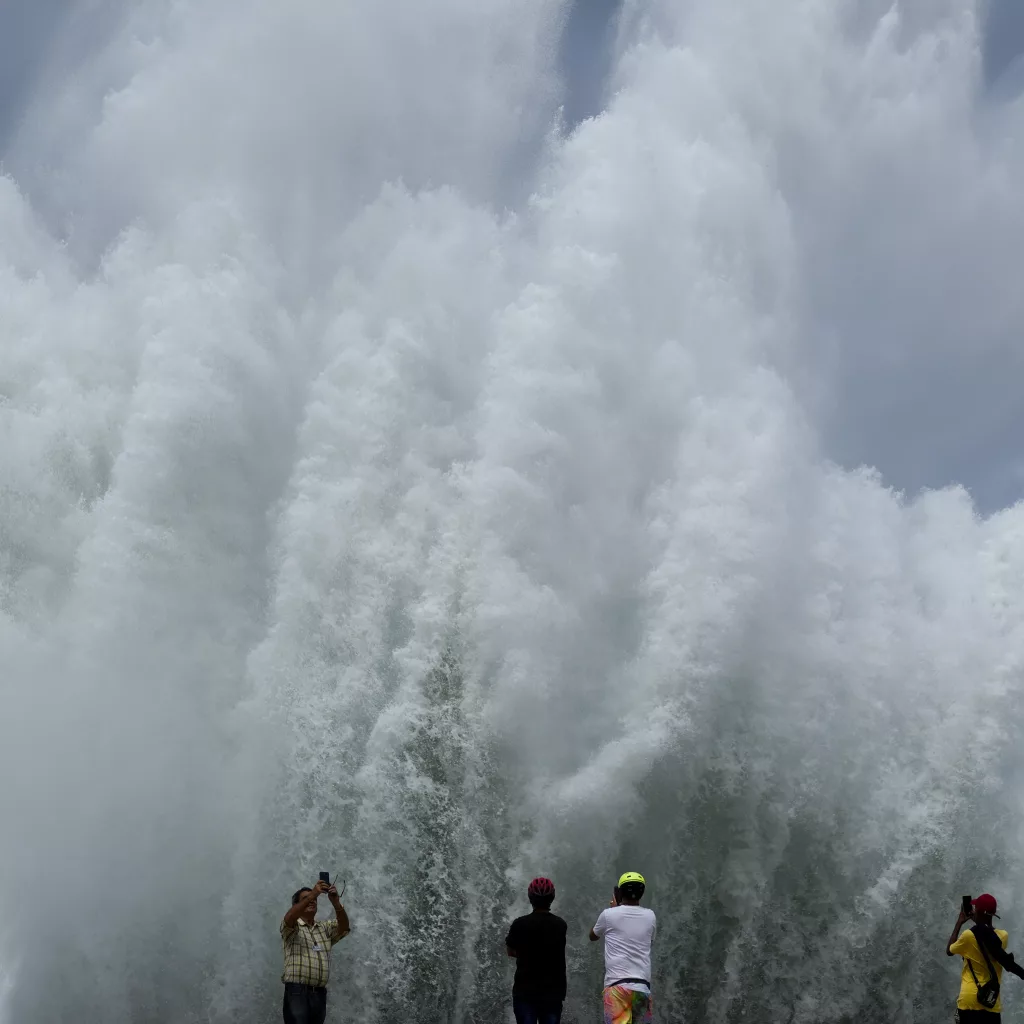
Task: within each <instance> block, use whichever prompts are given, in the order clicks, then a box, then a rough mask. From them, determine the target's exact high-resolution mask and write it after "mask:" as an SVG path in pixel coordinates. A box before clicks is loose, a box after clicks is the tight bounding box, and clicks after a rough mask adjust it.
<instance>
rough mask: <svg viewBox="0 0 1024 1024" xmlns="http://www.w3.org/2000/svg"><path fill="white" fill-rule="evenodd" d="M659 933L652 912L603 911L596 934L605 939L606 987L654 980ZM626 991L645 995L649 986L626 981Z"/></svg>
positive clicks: (635, 910)
mask: <svg viewBox="0 0 1024 1024" xmlns="http://www.w3.org/2000/svg"><path fill="white" fill-rule="evenodd" d="M657 930H658V921H657V918H656V917H655V916H654V911H653V910H648V909H647V908H646V907H609V908H608V909H607V910H602V911H601V916H600V917H599V918H598V919H597V924H595V925H594V934H595V935H597V936H598V937H602V936H603V938H604V987H605V988H608V986H609V985H613V984H614V983H615V982H617V981H621V980H622V979H623V978H646V979H647V980H648V981H650V980H651V943H652V942H653V941H654V934H655V932H656V931H657ZM624 987H625V988H631V989H634V990H639V991H641V992H646V991H647V988H648V986H646V985H641V984H638V983H636V982H627V983H626V985H625V986H624Z"/></svg>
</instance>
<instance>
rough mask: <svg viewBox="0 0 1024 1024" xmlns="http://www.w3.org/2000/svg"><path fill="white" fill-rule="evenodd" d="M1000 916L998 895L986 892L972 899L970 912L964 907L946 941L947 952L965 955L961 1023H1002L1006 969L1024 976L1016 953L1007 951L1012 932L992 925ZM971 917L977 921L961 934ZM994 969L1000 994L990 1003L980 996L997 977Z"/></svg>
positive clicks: (958, 1008) (958, 1006)
mask: <svg viewBox="0 0 1024 1024" xmlns="http://www.w3.org/2000/svg"><path fill="white" fill-rule="evenodd" d="M998 916H999V915H998V914H997V913H996V898H995V897H994V896H991V895H990V894H989V893H987V892H986V893H982V894H981V895H980V896H979V897H978V898H977V899H974V900H972V901H971V913H970V914H969V915H968V914H967V913H966V911H965V909H964V908H963V907H961V908H960V914H959V916H958V917H957V919H956V924H955V925H954V926H953V933H952V934H951V935H950V937H949V942H947V943H946V956H962V957H963V958H964V966H963V970H962V971H961V974H960V995H959V997H958V999H957V1001H956V1021H957V1024H999V1022H1000V1020H1001V1019H1002V1009H1003V998H1002V991H1001V988H1000V986H1001V985H1002V981H1003V969H1004V968H1005V969H1006V970H1008V971H1010V972H1011V973H1013V974H1016V975H1017V977H1019V978H1024V968H1022V967H1020V965H1018V964H1017V963H1016V961H1015V960H1014V959H1013V954H1012V953H1007V952H1006V946H1007V943H1008V941H1009V935H1008V933H1007V932H1005V931H1004V930H1003V929H1002V928H993V927H992V918H993V917H998ZM970 920H973V921H974V922H975V923H974V925H973V927H971V928H968V929H967V931H965V932H964V933H963V935H961V934H960V929H961V928H963V926H964V925H965V924H966V923H967V922H968V921H970ZM986 954H987V955H986ZM989 965H991V970H990V969H989ZM993 972H994V973H995V982H996V986H997V992H998V995H997V997H996V1000H995V1002H994V1003H992V1004H991V1005H986V1004H985V1003H984V1002H983V1001H982V1000H981V999H979V995H982V994H983V993H984V992H985V990H986V987H987V986H988V985H989V983H990V982H991V981H992V980H993V979H992V974H993Z"/></svg>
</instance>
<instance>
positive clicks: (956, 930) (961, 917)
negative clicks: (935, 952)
mask: <svg viewBox="0 0 1024 1024" xmlns="http://www.w3.org/2000/svg"><path fill="white" fill-rule="evenodd" d="M969 920H970V918H968V916H967V915H966V914H965V913H964V911H963V907H961V908H960V913H959V914H957V918H956V924H955V925H953V931H952V933H951V934H950V936H949V942H947V943H946V956H953V955H954V953H953V950H952V949H950V948H949V947H950V946H952V945H953V943H954V942H956V940H957V939H958V938H959V937H960V929H961V928H963V926H964V925H965V924H966V923H967V921H969Z"/></svg>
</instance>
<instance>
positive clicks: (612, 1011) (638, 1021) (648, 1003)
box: [604, 985, 654, 1024]
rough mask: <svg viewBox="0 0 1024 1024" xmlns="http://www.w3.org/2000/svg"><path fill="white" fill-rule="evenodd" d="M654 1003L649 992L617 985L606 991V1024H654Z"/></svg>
mask: <svg viewBox="0 0 1024 1024" xmlns="http://www.w3.org/2000/svg"><path fill="white" fill-rule="evenodd" d="M653 1020H654V1003H653V1001H652V1000H651V997H650V994H649V993H647V992H634V991H633V990H632V989H631V988H623V987H622V986H621V985H615V986H613V987H612V988H606V989H605V990H604V1024H652V1022H653Z"/></svg>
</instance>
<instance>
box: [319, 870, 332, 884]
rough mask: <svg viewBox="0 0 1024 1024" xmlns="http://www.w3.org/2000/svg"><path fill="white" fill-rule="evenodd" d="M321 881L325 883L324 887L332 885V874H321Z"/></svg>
mask: <svg viewBox="0 0 1024 1024" xmlns="http://www.w3.org/2000/svg"><path fill="white" fill-rule="evenodd" d="M320 881H321V882H323V883H324V885H330V884H331V873H330V872H329V871H321V872H320Z"/></svg>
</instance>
